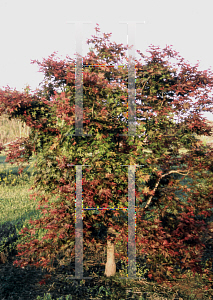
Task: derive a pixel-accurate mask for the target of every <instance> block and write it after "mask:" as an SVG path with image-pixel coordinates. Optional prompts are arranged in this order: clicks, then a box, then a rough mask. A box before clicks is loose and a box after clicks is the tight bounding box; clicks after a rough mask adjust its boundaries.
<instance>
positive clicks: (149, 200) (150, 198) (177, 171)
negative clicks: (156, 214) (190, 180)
mask: <svg viewBox="0 0 213 300" xmlns="http://www.w3.org/2000/svg"><path fill="white" fill-rule="evenodd" d="M171 173H178V174H181V175H188V174H189V171H188V172H187V173H186V174H183V173H181V170H176V171H174V170H173V171H169V172H168V173H167V174H164V175H162V176H161V177H160V178H159V179H158V181H157V183H156V185H155V188H154V190H153V191H154V192H155V191H156V189H157V187H158V185H159V183H160V180H161V179H162V178H163V177H165V176H167V175H169V174H171ZM153 196H154V195H151V196H150V197H149V199H148V201H147V203H146V206H145V207H144V208H147V207H148V206H149V204H150V202H151V201H152V198H153Z"/></svg>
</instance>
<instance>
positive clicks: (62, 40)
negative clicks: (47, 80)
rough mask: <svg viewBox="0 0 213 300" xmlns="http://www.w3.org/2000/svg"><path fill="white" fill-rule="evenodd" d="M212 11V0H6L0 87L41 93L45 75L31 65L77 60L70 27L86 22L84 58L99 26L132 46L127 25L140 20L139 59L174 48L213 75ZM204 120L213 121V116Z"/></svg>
mask: <svg viewBox="0 0 213 300" xmlns="http://www.w3.org/2000/svg"><path fill="white" fill-rule="evenodd" d="M124 3H125V4H124ZM212 8H213V2H212V1H210V0H203V1H195V0H193V1H192V0H187V1H183V0H179V1H171V0H170V1H169V0H161V1H159V0H150V1H144V0H139V1H136V0H135V1H134V0H133V1H130V2H129V3H127V2H125V1H120V0H116V1H112V0H108V1H107V2H104V3H103V2H100V1H97V0H96V1H94V0H91V1H84V2H82V1H75V2H73V1H69V0H61V1H53V0H51V1H50V0H42V1H41V0H36V1H33V0H32V1H29V0H19V1H16V0H0V33H1V47H0V88H2V89H4V88H5V87H6V86H7V85H9V87H11V88H13V89H14V88H16V90H18V91H20V92H21V91H23V90H24V88H25V87H26V85H29V86H30V88H31V90H34V91H35V89H36V88H39V83H40V82H42V80H43V79H44V76H43V73H41V72H39V66H38V65H37V64H31V63H30V62H31V60H39V61H40V62H42V61H43V58H48V56H50V55H51V54H52V53H53V52H54V51H58V53H57V56H58V57H60V58H61V59H65V58H66V56H67V55H68V56H69V57H70V58H76V56H75V55H74V53H75V52H76V45H75V24H74V23H73V24H68V23H67V22H75V21H82V22H85V23H84V25H83V38H82V50H83V56H86V55H87V53H88V52H89V47H92V46H93V45H92V44H90V45H87V44H86V40H87V39H91V38H92V35H95V34H96V32H95V27H96V23H98V24H99V27H100V33H101V37H102V33H112V36H111V37H110V41H111V42H116V43H117V44H119V43H122V44H123V45H126V44H127V43H128V40H127V36H128V35H127V24H126V23H125V22H128V21H136V22H142V24H140V23H139V24H137V25H136V41H135V54H136V59H138V60H139V58H140V56H139V55H138V53H137V52H136V50H137V49H138V50H140V51H141V52H142V53H144V54H147V55H148V53H147V52H146V50H147V49H148V46H149V45H151V44H152V45H155V46H159V47H160V48H164V47H165V46H166V45H171V46H172V48H173V49H174V50H175V51H177V52H179V55H181V56H182V57H184V59H186V61H188V62H189V63H190V64H191V65H195V64H196V63H197V62H198V61H199V62H200V67H199V69H198V70H206V69H208V68H211V70H213V56H212V53H213V51H212V50H213V43H212V41H211V40H212V38H211V31H212V28H213V18H212ZM143 22H145V23H143ZM126 54H127V55H128V52H126ZM203 116H205V117H207V118H208V120H211V121H213V114H212V113H204V114H203Z"/></svg>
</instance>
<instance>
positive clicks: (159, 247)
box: [0, 27, 213, 282]
mask: <svg viewBox="0 0 213 300" xmlns="http://www.w3.org/2000/svg"><path fill="white" fill-rule="evenodd" d="M97 28H98V27H96V29H97ZM97 31H99V30H97ZM108 36H110V35H106V34H104V38H106V39H107V40H108ZM104 40H105V39H102V38H97V37H94V39H92V40H88V43H89V42H91V43H94V44H95V49H96V50H97V52H98V54H97V55H95V52H94V51H91V52H90V53H89V57H88V58H83V63H84V65H86V64H88V65H90V66H89V67H88V68H85V69H84V71H83V96H84V98H83V107H84V112H83V124H84V133H87V134H92V136H86V137H84V136H83V137H82V136H80V137H79V136H75V135H72V134H74V132H75V64H74V60H71V61H69V58H68V57H67V59H68V61H67V62H66V61H65V60H63V61H59V62H58V61H54V60H53V58H54V54H53V55H51V56H50V57H49V59H47V60H44V62H43V63H39V62H37V63H38V64H40V65H41V70H43V72H44V75H45V83H44V85H43V87H42V89H41V90H40V91H37V93H36V94H34V95H31V93H29V91H28V92H27V93H26V92H25V93H19V92H17V91H11V89H10V88H7V89H6V90H5V91H2V90H1V91H0V100H1V106H0V113H3V112H6V113H7V114H8V115H9V117H10V118H20V119H21V120H22V121H24V122H26V125H28V126H30V127H31V128H32V132H31V134H30V136H29V138H28V139H19V141H17V142H16V143H14V144H12V145H10V149H9V151H8V155H7V159H6V161H9V162H10V163H14V162H17V163H19V164H20V165H21V163H22V162H28V161H29V158H30V157H31V156H32V153H35V154H36V165H35V166H36V168H37V170H38V173H37V174H36V176H35V181H34V185H33V187H32V188H35V187H38V189H39V190H38V191H37V192H35V193H34V194H33V195H31V197H33V196H34V198H35V197H39V198H41V200H40V202H39V207H38V208H40V209H43V213H44V214H46V216H44V217H42V218H41V219H40V220H35V221H29V223H30V224H31V228H30V227H29V228H23V229H22V231H21V233H22V235H23V243H22V245H18V250H19V254H18V255H17V256H20V257H21V259H20V260H19V261H18V260H16V261H15V262H14V264H16V265H17V266H26V265H32V266H33V265H34V266H37V267H39V266H41V267H44V268H46V269H47V270H50V271H54V270H55V269H56V267H54V264H53V263H54V262H55V261H56V260H57V261H59V262H60V263H63V264H69V262H70V259H71V258H73V257H74V255H75V251H74V249H75V248H74V241H75V172H76V170H75V167H74V166H75V165H90V167H84V168H85V169H84V168H83V169H82V187H83V191H82V198H83V203H84V207H93V208H94V207H102V208H104V207H105V208H109V207H111V208H113V207H124V206H127V205H128V172H127V167H121V165H140V166H141V165H143V167H140V168H137V169H136V173H135V190H136V192H135V195H136V249H137V255H139V254H145V255H146V259H147V263H148V266H149V272H148V278H150V279H154V280H156V281H157V282H162V281H168V279H169V278H178V277H181V276H183V275H181V273H180V272H179V271H178V270H177V269H176V268H175V266H180V267H181V269H183V268H189V269H190V270H192V271H193V272H194V274H195V273H196V272H198V273H200V274H203V273H206V274H208V273H209V270H208V268H209V267H210V264H211V262H212V260H211V259H210V260H209V261H208V262H207V264H206V269H205V270H204V271H203V270H202V267H201V256H202V253H203V251H204V244H203V243H201V233H202V231H203V230H206V228H207V223H206V220H205V218H206V217H207V216H210V215H211V211H210V209H211V207H212V192H213V191H212V189H213V188H212V176H211V172H212V149H208V148H207V147H205V146H204V145H203V144H202V143H201V142H199V141H197V140H196V139H195V137H194V135H193V134H194V133H197V134H203V135H209V133H210V130H211V128H210V127H209V126H208V125H207V124H206V122H205V119H204V118H202V117H201V116H200V111H203V110H206V111H212V108H211V107H207V105H209V104H211V103H212V99H211V97H210V96H209V93H210V91H211V89H212V85H213V77H212V73H211V72H210V70H208V71H198V70H197V68H198V64H197V65H195V66H194V67H192V66H190V65H189V64H188V63H186V62H185V61H184V59H183V58H181V57H180V56H179V55H178V53H177V52H176V51H174V50H172V49H171V48H170V47H166V48H164V49H162V50H160V49H159V48H158V47H154V46H151V47H150V48H149V50H148V51H149V53H150V54H151V56H149V57H148V56H145V55H144V54H142V53H141V52H140V51H138V53H139V54H140V55H141V57H142V58H143V59H144V60H145V63H144V64H142V63H140V62H138V61H137V62H136V67H135V69H136V84H135V85H136V99H138V100H141V104H137V113H136V117H137V122H138V123H139V125H138V126H137V133H136V136H133V137H132V136H121V134H127V122H125V121H122V119H121V117H120V118H118V115H119V114H120V113H122V115H123V116H125V118H126V120H127V114H126V115H125V113H126V112H127V103H128V92H127V88H125V89H122V88H121V84H123V86H124V87H127V85H128V72H127V70H125V68H123V69H121V68H118V69H116V68H112V67H109V66H108V64H115V63H117V62H120V56H121V57H123V58H126V56H125V53H124V51H123V50H125V49H127V47H122V46H121V44H119V45H117V44H115V43H114V44H110V46H109V47H108V46H107V45H106V44H105V43H104ZM170 58H175V59H176V60H177V62H176V66H178V68H179V71H178V68H172V66H171V65H170V64H169V59H170ZM35 62H36V61H33V63H35ZM103 63H105V64H106V65H105V66H100V65H101V64H103ZM92 64H94V65H95V66H91V65H92ZM98 64H99V65H98ZM111 76H113V78H115V81H116V79H118V78H120V79H121V80H122V81H121V84H118V83H115V84H114V85H112V84H110V78H111ZM58 89H61V91H57V90H58ZM191 97H194V98H196V99H197V102H195V103H192V101H191ZM50 100H51V101H50ZM103 100H107V101H105V102H104V101H103ZM189 108H193V109H194V110H193V112H192V113H191V114H190V116H188V117H185V118H183V117H182V115H183V114H184V113H185V112H187V110H188V109H189ZM173 114H174V115H178V116H179V119H180V122H179V123H178V124H176V123H175V122H173V119H172V118H173ZM141 117H142V118H143V120H140V121H139V120H138V118H141ZM181 119H182V120H181ZM139 134H140V135H141V137H140V138H139V137H138V135H139ZM71 135H72V136H71ZM22 143H24V147H25V149H24V150H19V147H20V145H21V144H22ZM183 147H184V148H185V149H187V150H188V152H187V153H185V154H183V153H180V152H179V150H180V149H181V148H183ZM2 149H4V147H3V146H1V147H0V150H2ZM147 150H148V151H147ZM88 153H92V154H93V155H92V156H89V155H87V154H88ZM19 171H20V173H21V172H22V171H23V165H21V167H20V170H19ZM178 176H179V177H178ZM180 177H182V178H184V177H187V178H191V179H193V182H198V181H199V179H200V178H205V193H204V191H203V189H202V188H201V187H200V186H193V185H192V188H188V187H187V186H182V185H181V184H180ZM116 187H117V191H116ZM139 190H141V191H140V192H139ZM177 190H182V191H183V192H185V193H186V194H187V196H186V201H185V202H183V201H181V200H180V199H179V198H178V197H177V196H176V195H175V191H177ZM42 191H44V195H41V192H42ZM52 195H57V197H56V198H57V200H56V201H54V202H52V203H48V201H49V199H51V197H52ZM42 206H43V208H42ZM83 222H84V225H85V227H84V229H83V233H84V242H86V243H87V245H88V247H95V251H96V253H97V251H98V249H99V248H100V245H102V246H105V245H106V243H107V241H110V245H112V244H115V243H117V242H119V241H121V240H122V242H123V248H124V249H125V247H126V246H127V229H128V224H127V219H126V216H125V214H124V212H123V211H122V210H119V211H116V210H97V211H96V213H92V212H91V211H90V210H84V211H83ZM107 228H112V229H114V230H115V231H116V233H117V234H116V237H112V236H110V235H109V234H108V235H107V234H106V229H107ZM40 229H43V230H44V229H45V230H46V232H45V234H44V235H43V237H42V239H40V240H39V239H38V238H35V237H36V232H38V231H39V230H40ZM24 242H25V243H24ZM84 249H85V247H84ZM116 255H117V257H119V258H121V259H123V260H125V259H126V254H122V253H121V252H120V253H116ZM85 262H86V260H85ZM208 276H209V278H213V277H212V274H210V275H209V274H208Z"/></svg>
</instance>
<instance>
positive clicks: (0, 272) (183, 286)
mask: <svg viewBox="0 0 213 300" xmlns="http://www.w3.org/2000/svg"><path fill="white" fill-rule="evenodd" d="M13 121H14V120H13ZM8 122H10V121H9V120H7V122H6V123H5V124H4V126H9V127H11V124H10V125H8V124H9V123H8ZM13 124H14V125H12V128H13V126H14V128H13V129H14V130H13V131H7V130H6V129H7V128H6V129H5V132H8V134H7V135H5V136H4V141H3V142H4V143H7V142H8V141H12V140H13V139H14V136H13V135H12V136H9V133H10V132H14V134H17V135H16V136H19V135H18V133H17V131H16V129H17V130H18V129H19V127H17V126H16V125H17V124H16V123H13ZM0 125H1V124H0ZM25 129H26V130H28V128H25ZM25 134H26V133H25V132H24V133H23V132H22V134H21V136H25V137H26V136H27V134H26V135H25ZM182 151H183V152H185V151H186V150H185V149H182ZM5 158H6V156H5V152H2V153H1V154H0V179H1V181H0V254H1V256H0V259H1V263H0V299H2V300H6V299H11V300H13V299H14V300H15V299H32V300H38V299H40V300H47V299H56V300H59V299H60V300H63V299H64V300H65V299H67V300H68V299H159V300H160V299H173V300H174V299H212V296H213V289H211V290H209V291H206V290H205V288H204V287H205V279H204V278H201V277H200V276H197V277H196V278H195V279H194V278H193V277H192V274H191V273H190V272H189V271H186V273H187V274H188V275H187V276H188V277H187V278H186V279H184V280H178V281H177V284H176V286H175V287H173V288H168V287H164V286H163V285H158V284H156V283H155V282H153V281H151V280H149V281H148V280H147V279H141V280H128V279H127V280H121V279H120V277H121V276H126V274H127V266H126V265H125V264H124V263H123V262H121V261H118V260H116V265H117V273H116V276H114V277H113V278H106V277H105V276H104V275H103V274H104V262H105V259H106V256H105V254H104V251H102V252H101V253H99V254H96V253H94V252H91V253H86V257H87V260H88V262H91V263H90V267H89V268H88V269H87V270H86V269H85V270H84V276H90V277H92V276H93V277H94V278H93V279H90V280H89V279H88V280H87V279H86V280H73V279H71V278H72V276H74V272H75V271H74V267H75V265H74V262H71V264H70V266H69V267H64V268H63V267H62V268H61V270H60V271H58V272H56V273H55V274H53V275H52V277H51V279H49V280H47V281H46V285H40V284H39V282H40V281H41V278H42V276H43V275H44V274H49V273H48V272H46V271H45V270H42V269H41V268H38V269H36V268H34V267H33V268H31V267H25V268H17V267H14V266H13V264H12V262H13V261H14V260H15V259H16V258H15V255H16V254H17V249H16V246H17V244H19V243H21V242H23V241H24V240H23V238H22V237H21V236H20V235H19V231H20V230H21V229H22V228H23V227H25V226H27V227H30V225H29V224H28V221H29V220H30V218H31V219H32V220H36V219H39V218H40V217H41V216H42V214H41V211H40V210H36V208H37V205H38V203H37V201H36V200H35V201H34V200H33V199H32V200H31V199H30V197H29V195H30V194H32V193H33V192H34V191H32V190H31V191H29V189H30V187H31V186H32V184H33V176H34V174H35V173H33V172H35V171H36V170H35V169H34V166H33V163H34V162H35V158H33V159H32V162H31V165H30V166H29V167H28V168H27V169H26V170H25V171H24V173H23V175H19V174H18V166H17V165H10V164H9V163H4V161H5ZM200 184H201V183H200ZM179 196H180V197H183V196H182V195H179ZM55 197H56V195H55ZM53 199H54V198H53ZM44 233H45V232H44V231H42V230H41V231H39V232H38V233H37V235H38V236H37V238H39V239H41V237H42V236H43V235H44ZM116 247H117V248H116V250H117V251H116V252H118V251H119V250H121V249H120V248H119V247H121V246H118V245H116ZM145 271H146V264H143V263H141V264H140V260H139V258H137V276H140V277H141V278H143V277H144V276H145V273H144V272H145Z"/></svg>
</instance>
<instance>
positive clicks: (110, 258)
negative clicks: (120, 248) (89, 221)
mask: <svg viewBox="0 0 213 300" xmlns="http://www.w3.org/2000/svg"><path fill="white" fill-rule="evenodd" d="M108 233H113V234H114V231H113V230H112V229H111V228H110V229H109V230H108ZM104 274H105V275H106V276H107V277H110V276H114V275H115V274H116V264H115V245H114V243H113V242H111V241H109V240H107V262H106V265H105V273H104Z"/></svg>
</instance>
